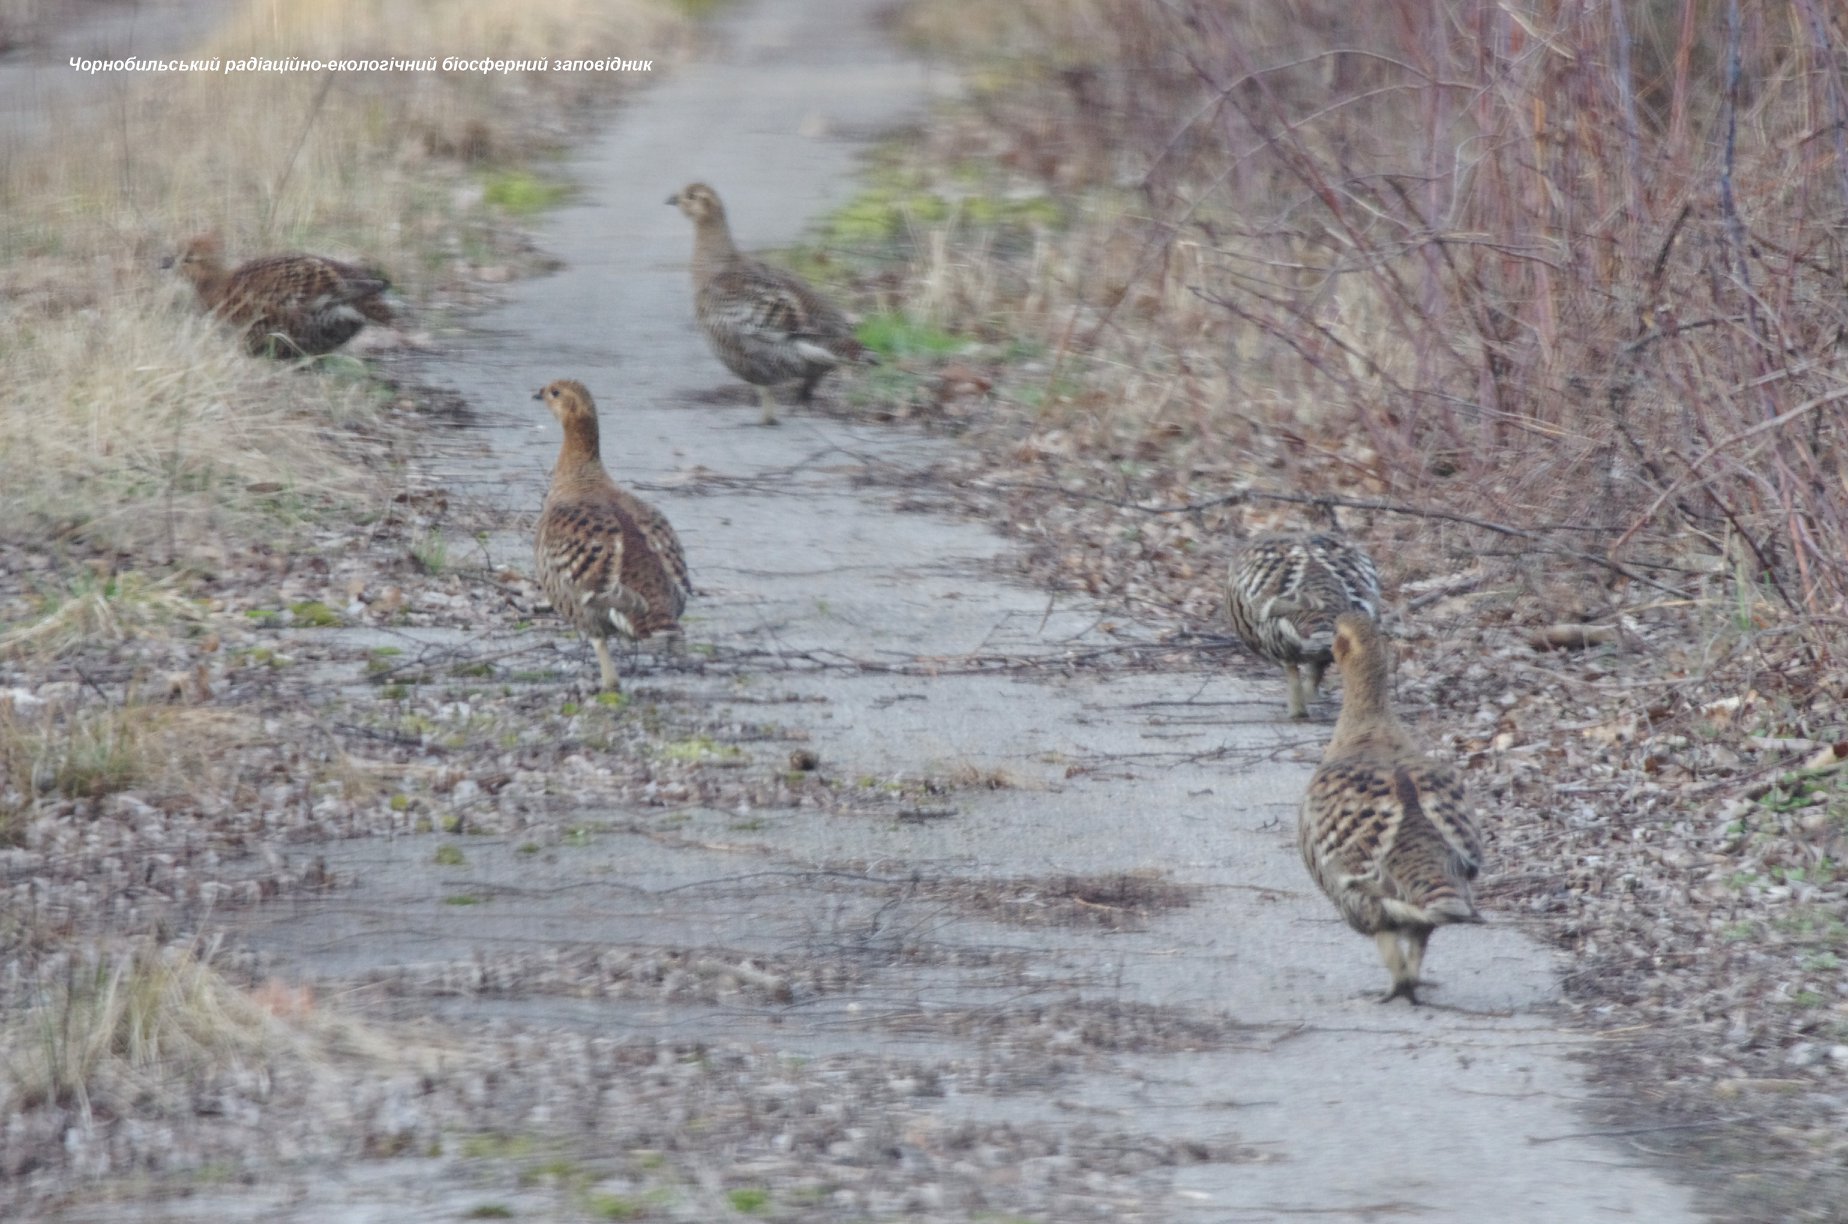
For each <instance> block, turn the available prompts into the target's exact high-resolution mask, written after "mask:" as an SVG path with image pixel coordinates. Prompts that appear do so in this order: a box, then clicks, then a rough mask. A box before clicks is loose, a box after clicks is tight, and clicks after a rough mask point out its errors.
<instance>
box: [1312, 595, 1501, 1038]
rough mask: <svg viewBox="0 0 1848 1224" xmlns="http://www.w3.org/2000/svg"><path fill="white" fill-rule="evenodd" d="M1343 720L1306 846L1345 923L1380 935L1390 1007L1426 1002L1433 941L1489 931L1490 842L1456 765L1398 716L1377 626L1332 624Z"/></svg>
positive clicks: (1317, 785) (1361, 619)
mask: <svg viewBox="0 0 1848 1224" xmlns="http://www.w3.org/2000/svg"><path fill="white" fill-rule="evenodd" d="M1332 649H1333V654H1334V659H1335V664H1336V665H1337V666H1338V667H1340V669H1341V685H1342V691H1341V716H1340V718H1339V719H1337V720H1336V722H1335V733H1334V737H1333V738H1332V739H1331V740H1330V741H1329V744H1328V749H1327V751H1325V752H1324V753H1323V754H1322V764H1321V765H1320V766H1319V767H1318V768H1317V769H1316V771H1315V776H1314V777H1313V778H1311V779H1310V781H1309V793H1308V795H1307V796H1306V797H1305V798H1304V799H1303V809H1302V815H1301V819H1300V822H1299V824H1298V826H1297V844H1298V846H1299V848H1300V849H1301V850H1302V855H1303V862H1304V863H1305V864H1307V865H1308V867H1309V874H1310V875H1311V876H1313V877H1314V878H1315V882H1316V883H1317V884H1318V885H1320V886H1321V889H1322V891H1323V892H1324V893H1326V894H1328V897H1329V899H1330V900H1332V901H1333V902H1334V903H1335V907H1336V908H1337V909H1339V910H1340V911H1341V916H1342V917H1343V918H1345V919H1347V922H1348V925H1349V926H1351V927H1353V928H1354V929H1355V930H1356V931H1359V932H1360V933H1361V934H1362V935H1371V936H1373V938H1374V941H1375V942H1376V943H1377V944H1378V945H1379V950H1380V959H1381V960H1383V961H1384V962H1385V963H1386V970H1387V972H1388V973H1390V974H1391V975H1392V989H1391V990H1389V991H1388V992H1387V993H1386V994H1385V996H1384V997H1382V998H1381V1000H1380V1001H1381V1002H1382V1003H1384V1002H1389V1001H1391V1000H1393V999H1396V998H1399V997H1401V996H1403V997H1404V998H1406V999H1408V1000H1410V1001H1411V1002H1412V1003H1413V1004H1416V1003H1417V1002H1418V993H1417V992H1418V987H1419V986H1421V985H1425V986H1428V985H1434V984H1435V983H1431V982H1425V981H1422V980H1421V978H1420V974H1421V973H1422V972H1423V970H1424V955H1425V944H1426V943H1427V942H1428V941H1429V940H1430V938H1431V932H1432V931H1433V930H1434V929H1435V928H1437V927H1439V926H1443V925H1445V924H1448V923H1453V922H1481V921H1482V915H1481V914H1479V913H1478V912H1477V910H1476V903H1475V900H1474V898H1473V896H1472V893H1471V881H1473V880H1474V879H1475V878H1476V875H1477V873H1478V872H1479V871H1480V870H1481V865H1482V842H1481V837H1480V835H1479V834H1478V832H1477V830H1476V825H1475V821H1474V820H1473V819H1472V818H1471V816H1470V813H1469V810H1468V809H1467V808H1466V807H1465V806H1464V798H1463V787H1462V784H1461V783H1460V782H1459V781H1458V780H1457V776H1456V773H1455V772H1454V771H1453V770H1451V769H1450V767H1449V766H1447V765H1444V764H1442V763H1440V762H1438V761H1435V760H1432V759H1431V758H1430V757H1427V756H1425V755H1424V754H1423V753H1422V752H1420V751H1418V749H1417V748H1416V747H1415V746H1414V745H1413V743H1412V739H1411V736H1409V735H1408V734H1407V733H1406V731H1405V728H1404V727H1403V726H1402V725H1401V724H1400V723H1399V721H1398V719H1396V718H1395V717H1393V713H1392V706H1391V703H1390V700H1389V698H1388V695H1387V685H1388V678H1387V662H1388V659H1387V651H1388V646H1387V643H1386V639H1385V637H1384V636H1383V635H1382V634H1381V633H1380V630H1379V626H1378V625H1376V624H1375V623H1374V622H1373V620H1372V618H1371V617H1367V616H1363V615H1361V614H1359V613H1355V612H1347V613H1343V614H1342V615H1341V616H1339V617H1337V618H1336V620H1335V632H1334V645H1333V648H1332Z"/></svg>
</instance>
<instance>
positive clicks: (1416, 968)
mask: <svg viewBox="0 0 1848 1224" xmlns="http://www.w3.org/2000/svg"><path fill="white" fill-rule="evenodd" d="M1429 942H1431V928H1430V927H1428V926H1421V927H1414V928H1413V929H1412V930H1410V931H1407V932H1406V933H1405V976H1406V977H1407V978H1408V979H1410V980H1411V983H1412V985H1414V986H1435V985H1437V983H1436V982H1428V981H1426V980H1425V977H1424V958H1425V945H1426V944H1427V943H1429Z"/></svg>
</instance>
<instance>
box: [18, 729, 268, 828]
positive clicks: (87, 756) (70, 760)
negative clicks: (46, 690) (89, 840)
mask: <svg viewBox="0 0 1848 1224" xmlns="http://www.w3.org/2000/svg"><path fill="white" fill-rule="evenodd" d="M247 732H248V727H247V725H246V724H245V722H244V720H242V719H240V718H239V717H238V716H237V715H235V714H233V713H231V712H230V711H225V710H215V709H209V708H203V707H187V706H152V705H140V704H125V705H119V706H116V705H112V706H101V707H79V708H76V709H70V710H60V709H55V708H49V707H39V708H37V709H35V710H33V711H21V710H18V709H15V708H14V707H13V706H12V705H11V704H10V703H7V704H0V837H5V838H6V839H9V840H10V839H11V838H13V837H16V836H17V834H18V832H19V829H20V828H21V827H22V825H23V823H24V821H25V820H27V819H29V818H30V817H31V816H32V814H33V813H34V812H36V811H38V810H39V809H40V808H41V806H42V805H44V804H46V803H52V802H57V801H59V800H96V799H101V798H103V797H104V796H106V795H114V794H119V793H121V792H123V791H129V790H135V791H139V792H142V793H144V794H147V795H149V796H150V797H153V798H155V799H160V798H164V797H177V796H185V795H194V794H198V793H199V792H201V791H202V790H204V789H206V788H208V787H209V786H210V785H211V782H212V780H213V778H214V777H216V776H217V775H218V774H219V773H220V772H221V771H222V770H223V769H224V768H226V765H225V760H226V756H227V754H228V753H229V752H230V751H231V750H232V749H233V748H234V747H237V746H239V745H241V744H242V742H243V738H244V736H245V735H246V734H247Z"/></svg>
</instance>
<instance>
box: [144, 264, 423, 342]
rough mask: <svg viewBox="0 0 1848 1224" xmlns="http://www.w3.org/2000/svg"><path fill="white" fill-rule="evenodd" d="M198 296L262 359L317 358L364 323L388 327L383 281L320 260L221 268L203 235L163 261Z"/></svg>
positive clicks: (374, 275)
mask: <svg viewBox="0 0 1848 1224" xmlns="http://www.w3.org/2000/svg"><path fill="white" fill-rule="evenodd" d="M167 265H168V266H170V267H176V268H178V269H179V272H180V275H181V276H184V277H185V278H186V279H187V281H189V282H190V283H191V284H192V287H193V290H194V291H195V292H196V293H197V294H198V295H199V303H200V305H202V306H204V307H205V309H206V310H208V311H210V312H211V313H212V314H215V315H217V316H218V317H219V318H221V319H223V320H224V321H225V322H227V323H229V324H231V325H232V326H233V327H235V328H237V329H239V330H240V331H241V332H243V335H244V347H245V348H246V349H247V350H249V351H250V352H251V353H253V354H255V355H256V356H259V357H264V356H269V357H318V356H320V355H321V354H323V353H331V352H333V351H334V350H335V349H337V348H339V347H340V346H341V345H343V344H345V343H346V342H347V341H348V340H351V339H352V338H353V337H354V336H355V335H357V334H358V333H359V331H360V329H361V328H363V327H365V326H366V324H367V323H387V324H388V323H390V322H392V313H391V309H390V307H388V306H387V305H386V304H385V303H384V302H383V301H381V300H380V295H381V294H382V293H384V292H385V290H387V289H389V288H390V287H391V282H390V281H388V280H386V279H385V277H384V276H383V275H382V274H380V273H378V272H375V271H372V270H371V269H368V268H362V267H360V266H358V265H357V264H350V263H343V262H342V261H340V260H338V259H328V258H327V257H325V256H322V255H267V256H264V257H263V258H261V259H253V260H250V261H249V262H247V263H241V264H239V265H238V266H237V267H235V268H227V267H226V266H225V258H224V245H223V244H222V243H221V242H220V241H219V239H218V236H217V235H216V234H200V235H198V236H197V237H195V238H193V239H192V240H191V241H189V242H188V243H187V244H186V245H185V246H184V247H182V248H181V249H180V253H179V254H178V255H176V256H174V257H173V258H172V259H170V260H168V261H167Z"/></svg>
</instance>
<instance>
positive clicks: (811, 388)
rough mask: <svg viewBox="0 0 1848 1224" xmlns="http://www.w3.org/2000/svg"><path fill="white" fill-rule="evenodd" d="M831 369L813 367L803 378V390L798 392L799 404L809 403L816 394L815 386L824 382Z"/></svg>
mask: <svg viewBox="0 0 1848 1224" xmlns="http://www.w3.org/2000/svg"><path fill="white" fill-rule="evenodd" d="M829 369H830V367H828V366H812V367H810V369H809V372H808V373H807V374H804V375H803V376H802V388H801V390H799V391H797V392H796V402H797V403H798V404H806V403H808V402H809V400H810V399H811V398H812V397H813V396H814V394H815V384H816V383H819V382H820V381H821V380H822V377H823V376H824V375H825V374H827V372H828V370H829Z"/></svg>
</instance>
